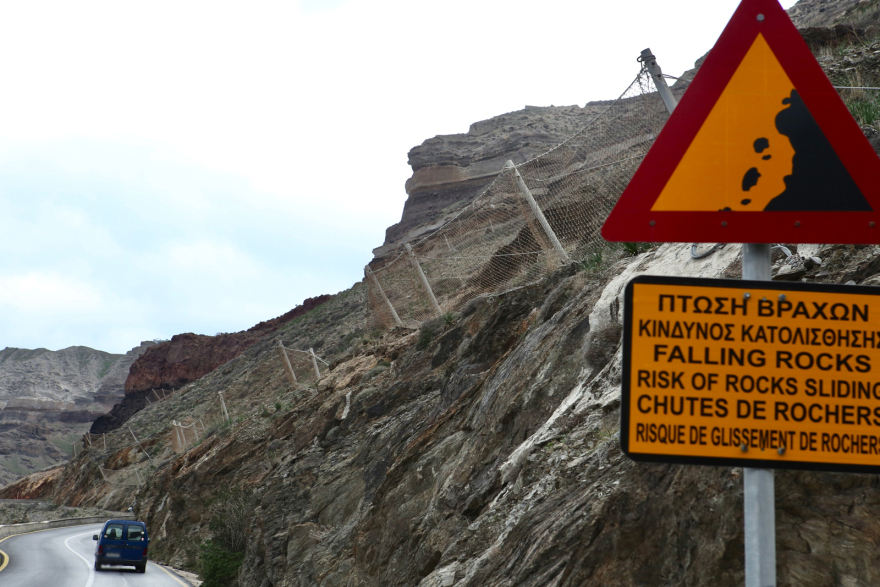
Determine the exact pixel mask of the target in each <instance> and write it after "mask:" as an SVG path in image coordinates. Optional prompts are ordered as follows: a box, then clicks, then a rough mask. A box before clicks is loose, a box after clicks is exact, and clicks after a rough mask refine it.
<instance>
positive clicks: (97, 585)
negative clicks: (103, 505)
mask: <svg viewBox="0 0 880 587" xmlns="http://www.w3.org/2000/svg"><path fill="white" fill-rule="evenodd" d="M101 526H102V525H101V524H90V525H88V526H71V527H70V528H58V529H55V530H44V531H42V532H34V533H32V534H20V535H18V536H10V537H9V538H6V539H5V540H2V541H0V550H2V551H3V552H5V553H6V554H7V556H8V558H9V560H8V562H7V564H6V567H5V568H4V569H3V570H2V571H0V585H2V586H3V587H25V586H26V587H34V586H35V585H52V587H136V586H138V585H143V586H147V585H149V586H151V587H190V584H189V583H188V582H186V581H185V580H183V579H181V578H180V577H178V576H177V575H175V574H173V573H172V572H171V571H168V570H166V569H165V568H163V567H160V566H159V565H156V564H153V563H152V562H151V563H150V564H149V565H147V572H146V573H144V574H141V573H138V572H136V571H135V570H134V567H104V570H103V571H95V570H94V563H95V541H94V540H92V535H93V534H97V533H99V532H100V531H101ZM2 564H3V562H2V561H0V565H2Z"/></svg>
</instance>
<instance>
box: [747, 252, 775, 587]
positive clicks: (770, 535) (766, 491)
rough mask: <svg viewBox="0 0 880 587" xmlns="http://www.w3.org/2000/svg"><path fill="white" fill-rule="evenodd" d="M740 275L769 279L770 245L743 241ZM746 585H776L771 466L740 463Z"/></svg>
mask: <svg viewBox="0 0 880 587" xmlns="http://www.w3.org/2000/svg"><path fill="white" fill-rule="evenodd" d="M742 267H743V279H751V280H757V281H770V245H765V244H744V245H743V263H742ZM743 512H744V522H745V542H746V544H745V547H746V587H775V586H776V504H775V482H774V478H773V469H754V468H751V467H743Z"/></svg>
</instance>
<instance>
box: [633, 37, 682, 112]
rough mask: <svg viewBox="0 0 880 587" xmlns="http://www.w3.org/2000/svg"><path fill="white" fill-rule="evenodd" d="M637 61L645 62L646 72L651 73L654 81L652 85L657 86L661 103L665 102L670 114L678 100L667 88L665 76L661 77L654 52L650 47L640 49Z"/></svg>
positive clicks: (661, 72) (661, 73)
mask: <svg viewBox="0 0 880 587" xmlns="http://www.w3.org/2000/svg"><path fill="white" fill-rule="evenodd" d="M639 61H641V62H642V63H644V64H645V68H646V69H647V70H648V73H650V74H651V79H652V80H653V81H654V87H655V88H657V91H658V92H659V93H660V97H661V98H663V103H664V104H666V109H667V110H669V113H670V114H672V111H673V110H675V107H676V106H678V102H676V101H675V96H673V95H672V90H670V89H669V85H668V84H667V83H666V78H665V77H663V71H662V70H661V69H660V66H659V65H657V58H656V57H654V54H653V53H651V50H650V49H645V50H644V51H642V56H641V57H640V58H639Z"/></svg>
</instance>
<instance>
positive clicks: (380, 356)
mask: <svg viewBox="0 0 880 587" xmlns="http://www.w3.org/2000/svg"><path fill="white" fill-rule="evenodd" d="M877 50H880V47H878V49H877ZM865 51H866V52H864V54H860V55H861V56H860V57H858V58H857V59H855V58H854V57H853V53H852V52H851V51H844V52H843V53H840V52H831V53H829V55H827V56H828V57H830V60H825V61H823V65H824V66H825V67H826V69H827V71H829V72H832V71H840V72H844V71H845V70H846V68H845V67H841V66H842V63H843V59H846V58H849V59H851V60H854V62H856V61H857V62H858V63H864V64H869V63H871V59H872V57H870V56H869V53H870V55H873V52H872V51H867V49H865ZM858 67H861V66H857V67H856V68H857V69H858ZM865 67H868V66H867V65H866V66H865ZM867 73H870V72H868V71H867V70H866V74H867ZM524 120H525V119H524ZM870 128H872V127H869V126H868V125H865V130H866V133H868V132H870ZM505 132H509V130H508V131H505ZM499 136H500V135H499ZM438 145H439V143H438ZM474 145H476V142H475V143H474V144H473V145H472V146H471V148H472V150H476V149H477V147H476V146H474ZM438 148H439V147H438ZM513 154H515V153H511V155H513ZM501 156H502V157H503V155H501ZM438 161H441V162H442V163H443V165H446V166H456V167H459V168H462V166H464V165H465V164H464V163H463V161H464V159H456V157H455V155H454V153H452V152H451V151H450V154H449V156H448V157H445V158H442V159H438ZM427 162H428V160H427V159H426V163H427ZM468 166H469V165H468ZM429 167H431V165H427V167H425V168H429ZM434 167H441V165H435V166H434ZM435 171H436V170H435ZM432 173H433V171H432ZM478 175H479V174H478V173H477V172H476V171H474V177H477V176H478ZM424 177H426V178H427V179H425V181H426V182H429V180H431V175H430V174H426V175H425V176H424ZM456 183H461V185H465V183H466V181H465V180H462V181H461V182H459V180H455V181H450V182H447V184H446V186H447V187H449V186H452V185H455V184H456ZM436 185H438V186H442V185H444V184H443V182H439V183H437V184H436ZM419 189H421V188H419V187H418V186H416V187H414V188H413V193H417V192H418V190H419ZM437 189H438V190H439V188H437ZM444 189H445V188H444ZM426 193H427V192H426ZM437 193H438V194H439V193H440V192H439V191H438V192H437ZM411 198H412V194H411ZM413 201H415V199H414V200H413ZM425 202H426V207H425V208H424V210H428V207H427V202H429V200H425ZM441 211H442V208H441ZM435 212H436V211H435ZM432 214H434V213H433V212H432V213H431V214H429V213H427V212H425V217H424V218H425V220H422V221H414V223H413V224H412V228H409V229H407V230H402V229H401V231H400V232H399V235H403V236H400V238H405V235H406V233H407V232H408V231H409V230H412V229H415V228H417V227H418V225H419V224H418V223H419V222H422V224H424V223H425V222H433V221H435V216H433V215H432ZM398 229H400V227H398ZM789 247H790V248H792V249H793V250H794V251H795V252H798V253H801V254H803V255H805V256H807V257H810V258H812V257H817V258H819V259H820V260H821V263H816V262H815V261H813V260H812V259H811V263H810V264H809V266H807V265H806V264H800V265H798V266H797V267H796V268H795V269H793V268H792V265H791V264H789V263H788V262H786V260H785V259H784V258H783V256H781V253H779V252H777V253H776V257H774V262H775V263H774V268H773V272H774V276H775V278H776V279H780V280H798V281H801V280H802V281H807V282H815V283H849V282H855V283H859V284H864V285H876V284H878V283H880V247H875V246H821V247H818V246H805V245H801V246H800V247H799V246H797V245H789ZM635 250H636V249H634V248H632V247H631V248H629V250H628V251H629V252H627V249H622V248H616V247H609V248H608V249H606V250H605V251H603V255H602V257H601V258H597V259H593V260H591V262H589V263H582V264H576V265H570V266H567V267H563V268H562V269H560V270H558V271H557V272H556V273H554V274H553V275H551V276H550V277H548V278H546V279H545V280H543V281H542V282H540V283H538V284H533V285H530V286H527V287H522V288H520V289H517V290H514V291H511V292H508V293H506V294H504V295H499V296H483V297H479V298H476V299H474V300H472V301H471V302H469V304H468V305H467V306H465V307H464V308H463V309H462V310H461V312H459V313H457V314H450V315H446V316H444V317H443V318H441V319H438V320H436V321H433V322H428V323H425V324H423V325H422V327H421V328H420V329H419V330H408V329H404V328H399V329H395V330H392V331H389V332H371V331H370V330H368V329H366V328H365V325H366V324H367V318H368V314H369V309H368V307H367V305H366V300H365V297H364V295H363V285H362V284H358V285H356V286H355V287H354V288H353V289H352V290H350V291H347V292H342V293H341V294H339V295H337V296H335V297H333V298H332V299H330V300H328V301H327V302H326V303H325V304H323V305H321V306H320V307H318V308H315V309H313V310H311V311H309V312H307V313H305V314H304V315H303V316H301V317H300V319H298V320H296V321H291V322H289V323H286V324H283V325H281V326H279V327H278V329H277V331H276V332H275V333H273V334H274V335H275V336H279V337H281V338H282V339H283V340H284V341H285V342H286V344H288V345H289V346H296V344H299V343H301V342H302V341H318V342H320V346H321V349H322V353H321V354H322V356H324V358H325V359H327V361H328V363H329V366H328V369H329V372H327V373H325V374H324V377H323V378H322V379H321V380H320V382H319V383H318V385H317V387H315V386H306V385H301V384H292V383H291V382H290V381H289V380H288V379H287V378H286V377H285V372H284V367H283V364H282V360H281V359H280V357H279V355H278V353H277V352H276V349H275V347H274V346H273V341H272V340H271V339H272V338H273V337H263V338H261V339H259V340H257V341H255V342H254V343H253V344H251V345H250V346H248V347H247V348H245V349H244V350H243V351H242V352H241V353H240V354H239V355H238V356H236V357H235V358H232V359H231V360H229V361H228V362H227V363H225V364H223V365H222V366H221V367H219V368H215V369H213V370H212V371H210V372H209V373H207V374H205V375H204V376H202V377H200V378H198V379H196V380H193V381H191V382H189V383H187V384H186V385H185V386H183V387H181V388H180V389H179V390H178V391H177V392H176V393H175V394H174V395H173V396H172V398H171V399H169V400H167V401H164V402H160V403H156V404H153V405H147V406H145V407H144V409H141V410H139V411H137V412H136V413H134V414H133V415H131V417H130V419H129V420H128V422H127V424H128V426H130V427H131V430H132V431H135V432H136V433H137V435H138V438H139V442H138V443H134V442H133V441H132V438H131V436H130V435H129V433H128V431H127V430H121V429H120V430H115V431H112V432H109V433H108V434H107V435H106V441H107V448H106V449H105V448H104V447H103V446H93V447H92V448H90V449H89V450H88V451H86V452H84V453H83V454H81V455H79V456H78V457H77V458H76V459H75V460H74V461H72V462H71V463H69V464H68V465H67V466H66V467H65V468H64V469H63V470H61V471H59V472H57V473H53V474H52V475H45V476H44V477H42V478H41V479H31V480H27V479H26V480H22V481H21V482H19V483H18V484H16V485H12V486H9V487H7V488H5V489H3V490H2V491H0V497H8V496H12V495H15V494H27V495H30V496H32V497H34V496H39V495H46V494H48V495H50V496H51V497H54V499H56V500H58V501H59V502H62V503H65V504H68V505H90V506H98V507H103V508H106V509H124V508H125V507H127V506H128V505H129V504H130V503H131V500H132V496H133V494H134V496H135V497H136V500H137V508H138V515H139V516H141V517H142V518H143V519H145V520H146V521H147V523H148V524H149V525H150V528H151V531H152V534H153V537H154V543H153V546H152V548H153V552H154V556H156V557H157V558H160V559H164V560H167V561H169V562H173V563H176V564H178V565H183V566H188V567H195V566H197V564H198V562H197V561H198V556H199V543H200V542H202V541H203V540H205V538H206V537H211V538H213V539H214V540H216V541H219V540H221V539H222V538H223V536H224V535H225V533H228V531H229V530H230V529H231V530H234V531H235V532H237V535H238V536H239V537H243V538H244V539H243V540H242V541H241V542H242V543H243V544H244V552H243V557H244V562H243V566H242V568H241V570H240V572H239V574H238V579H237V581H236V584H237V585H239V586H241V587H273V586H281V585H284V586H300V585H301V586H314V585H320V586H327V587H331V586H343V585H344V586H351V587H361V586H363V587H373V586H376V587H378V586H380V585H381V586H385V585H407V586H411V585H420V586H422V587H448V586H452V585H456V586H462V587H464V586H480V587H483V586H489V585H492V586H494V585H498V586H501V585H524V586H535V587H538V586H541V587H543V586H547V585H553V586H556V587H562V586H575V585H603V586H621V587H622V586H627V587H629V586H637V585H693V586H697V585H700V586H702V585H717V586H722V587H724V586H734V585H741V584H742V583H743V556H744V555H743V519H742V500H743V493H742V470H741V469H737V468H723V467H696V466H692V467H684V466H673V465H646V464H636V463H634V462H632V461H630V460H629V459H627V458H626V457H625V456H624V455H623V454H622V453H621V452H620V445H619V441H618V433H619V421H620V373H621V368H622V357H621V351H620V336H621V331H622V325H621V319H622V317H621V314H622V312H621V294H622V291H623V288H624V286H625V284H626V283H627V281H628V280H629V279H631V278H632V277H634V276H636V275H639V274H644V273H649V274H655V275H679V276H695V277H720V278H738V277H739V276H740V274H741V254H740V247H739V246H736V245H728V246H726V247H723V248H722V249H721V250H719V251H717V252H716V253H714V254H712V255H710V256H708V257H707V258H704V259H693V258H692V257H691V255H690V245H682V244H667V245H662V246H658V247H654V248H652V249H650V250H648V251H647V252H643V253H640V254H634V255H633V254H631V253H633V252H634V251H635ZM318 342H315V343H314V344H315V346H316V348H317V347H318ZM220 391H222V392H223V393H224V396H225V397H226V403H227V405H228V409H229V412H230V416H231V418H229V419H226V418H225V417H218V416H217V414H218V411H219V408H218V399H217V394H218V392H220ZM197 419H204V420H205V421H206V424H207V425H206V426H205V427H204V429H202V430H201V431H198V428H195V430H197V432H195V433H194V434H195V436H194V437H193V438H192V441H191V442H190V443H189V445H188V446H187V445H186V442H185V441H184V442H183V443H182V442H181V438H180V436H179V435H178V436H175V434H179V432H176V431H175V430H174V429H172V427H171V421H185V422H187V425H190V424H189V423H190V422H193V424H192V426H193V427H195V424H194V422H195V421H196V420H197ZM182 444H183V446H181V445H182ZM148 455H149V456H148ZM47 479H51V481H47ZM135 479H136V481H135ZM141 480H143V481H142V482H141ZM135 486H137V489H134V487H135ZM41 487H42V488H43V489H41ZM42 492H45V493H42ZM232 501H234V502H235V504H236V505H237V506H240V507H238V509H237V511H239V512H244V514H243V515H242V516H241V517H240V518H238V519H239V520H240V524H238V525H234V526H233V525H231V524H230V523H229V520H228V517H227V516H226V515H225V514H226V512H228V509H224V508H225V504H229V503H230V502H232ZM878 520H880V486H878V479H877V477H876V476H868V475H839V474H828V473H807V472H790V471H781V472H778V473H777V475H776V523H777V559H778V561H777V562H778V577H779V581H778V584H779V585H783V586H795V585H796V586H799V587H800V586H808V587H812V586H816V587H819V586H826V585H872V584H877V583H878V582H880V577H878V571H877V569H878V568H880V552H878V551H877V549H876V548H874V544H873V536H875V535H877V534H880V523H878Z"/></svg>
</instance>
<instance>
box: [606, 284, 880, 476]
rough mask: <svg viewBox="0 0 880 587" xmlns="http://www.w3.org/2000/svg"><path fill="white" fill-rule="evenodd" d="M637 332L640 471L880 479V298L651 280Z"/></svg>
mask: <svg viewBox="0 0 880 587" xmlns="http://www.w3.org/2000/svg"><path fill="white" fill-rule="evenodd" d="M624 320H625V329H624V341H623V344H624V351H623V377H622V379H623V381H622V396H621V445H622V448H623V451H624V453H626V454H627V455H628V456H630V457H631V458H633V459H635V460H641V461H653V462H673V463H685V464H706V465H726V466H749V467H770V468H780V469H783V468H786V469H810V470H829V471H846V472H870V473H880V289H878V288H872V287H858V286H835V285H818V284H803V283H772V282H757V281H730V280H716V279H688V278H673V277H653V276H641V277H637V278H635V279H634V280H632V281H631V282H630V283H629V284H628V286H627V288H626V293H625V314H624Z"/></svg>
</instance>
